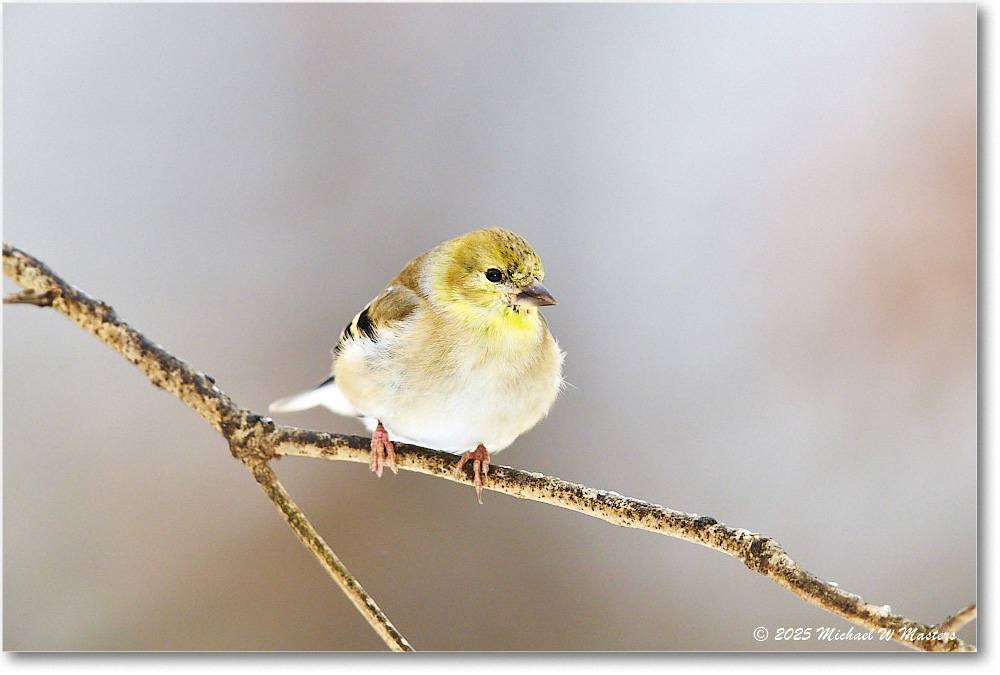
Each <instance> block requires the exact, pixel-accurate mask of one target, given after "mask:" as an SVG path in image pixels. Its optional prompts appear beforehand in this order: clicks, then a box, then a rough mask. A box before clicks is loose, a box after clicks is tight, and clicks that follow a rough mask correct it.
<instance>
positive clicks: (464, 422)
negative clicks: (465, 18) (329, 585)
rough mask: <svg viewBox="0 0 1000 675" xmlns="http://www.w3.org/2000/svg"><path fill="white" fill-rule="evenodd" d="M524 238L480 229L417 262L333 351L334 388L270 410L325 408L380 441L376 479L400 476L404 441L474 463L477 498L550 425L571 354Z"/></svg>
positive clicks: (327, 382) (326, 385)
mask: <svg viewBox="0 0 1000 675" xmlns="http://www.w3.org/2000/svg"><path fill="white" fill-rule="evenodd" d="M544 276H545V271H544V269H543V267H542V262H541V260H540V259H539V258H538V256H537V255H536V254H535V252H534V250H532V248H531V246H530V245H529V244H528V242H527V241H525V240H524V239H523V238H522V237H521V236H519V235H517V234H515V233H514V232H511V231H510V230H506V229H503V228H498V227H490V228H483V229H478V230H475V231H472V232H468V233H466V234H463V235H461V236H459V237H456V238H454V239H450V240H448V241H445V242H443V243H442V244H439V245H438V246H436V247H434V248H432V249H431V250H429V251H427V252H426V253H424V254H422V255H419V256H417V257H416V258H414V259H412V260H411V261H409V262H408V263H407V264H406V265H405V266H404V267H403V269H402V271H401V272H400V273H399V274H397V275H396V277H395V278H394V279H393V280H392V281H391V282H389V285H388V286H386V287H385V289H384V290H383V291H382V292H381V293H379V294H378V296H377V297H376V298H375V299H374V300H372V301H371V302H369V303H368V304H367V305H366V306H365V307H364V309H362V310H361V311H360V312H358V314H357V315H355V317H354V318H353V319H351V321H350V323H348V324H347V327H346V328H344V330H343V332H342V333H341V334H340V340H339V341H338V342H337V344H336V346H334V348H333V352H332V353H333V364H332V367H331V372H330V375H329V377H327V378H326V379H324V380H323V381H322V382H320V383H319V384H318V385H316V386H314V387H312V388H311V389H308V390H306V391H303V392H301V393H299V394H294V395H292V396H288V397H285V398H282V399H279V400H277V401H275V402H273V403H271V405H270V406H269V408H268V409H269V411H270V412H272V413H288V412H296V411H300V410H306V409H309V408H313V407H317V406H323V407H325V408H327V409H329V410H331V411H333V412H335V413H338V414H340V415H346V416H350V417H359V418H361V420H362V422H363V423H364V424H365V426H366V427H367V428H368V430H369V431H370V432H371V433H372V437H371V453H370V457H369V468H370V469H371V470H372V471H373V472H375V474H376V475H377V476H378V477H380V478H381V476H382V471H383V468H384V467H385V466H386V465H388V466H389V468H390V469H391V470H392V472H393V473H398V470H397V463H396V454H395V450H394V447H393V441H395V442H397V443H408V444H411V445H420V446H423V447H427V448H431V449H435V450H444V451H447V452H450V453H454V454H456V455H459V456H460V457H459V460H458V464H457V466H456V467H455V472H454V475H455V478H458V477H459V476H460V474H461V471H462V468H463V467H464V466H465V464H466V463H467V462H468V461H470V460H471V461H472V463H473V485H474V486H475V489H476V498H477V500H478V501H479V503H480V504H482V503H483V498H482V488H483V481H484V479H485V477H486V474H488V473H489V466H490V453H491V452H494V453H495V452H499V451H500V450H503V449H504V448H506V447H508V446H509V445H510V444H511V443H513V442H514V440H515V439H516V438H517V437H518V436H520V435H521V434H523V433H524V432H526V431H528V430H529V429H531V428H532V427H534V426H535V424H537V423H538V422H539V421H540V420H541V419H542V418H544V417H545V416H546V415H548V413H549V410H550V409H551V408H552V405H553V404H554V402H555V400H556V398H557V397H558V395H559V392H560V391H561V390H562V388H563V377H562V366H563V361H564V359H565V353H564V352H563V351H562V350H561V349H560V347H559V345H558V343H557V342H556V340H555V338H554V337H553V336H552V333H551V332H550V331H549V328H548V325H547V323H546V321H545V319H544V317H543V316H542V314H541V312H540V311H539V308H541V307H545V306H549V305H554V304H556V301H555V298H553V297H552V294H551V293H549V291H548V290H547V289H546V288H545V286H543V285H542V279H543V278H544Z"/></svg>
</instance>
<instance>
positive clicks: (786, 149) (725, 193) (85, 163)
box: [3, 4, 977, 651]
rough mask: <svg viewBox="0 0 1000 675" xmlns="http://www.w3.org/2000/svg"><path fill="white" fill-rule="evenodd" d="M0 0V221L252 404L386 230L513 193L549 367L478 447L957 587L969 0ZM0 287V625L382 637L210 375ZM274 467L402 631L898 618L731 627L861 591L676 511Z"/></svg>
mask: <svg viewBox="0 0 1000 675" xmlns="http://www.w3.org/2000/svg"><path fill="white" fill-rule="evenodd" d="M3 15H4V27H3V56H4V67H3V77H4V97H3V103H4V107H3V116H4V136H3V142H4V147H3V169H4V183H3V198H4V214H3V215H4V231H3V237H4V239H5V240H6V241H9V242H10V243H12V244H14V245H15V246H18V247H21V248H23V249H25V250H26V251H28V252H30V253H32V254H34V255H36V256H38V257H39V258H41V259H42V260H44V261H45V262H47V263H49V264H50V265H51V266H52V267H53V268H54V269H55V270H56V271H57V272H58V273H60V274H62V275H63V276H64V277H65V278H66V279H67V280H69V281H70V282H72V283H74V284H76V285H78V286H79V287H81V288H82V289H84V290H86V291H87V292H89V293H91V294H93V295H94V296H96V297H98V298H101V299H103V300H106V301H107V302H109V303H111V304H112V305H113V306H114V307H115V308H116V309H117V310H118V311H119V313H120V314H121V316H122V317H124V318H125V319H126V320H127V321H129V322H131V323H132V324H133V325H134V326H135V327H137V328H138V329H139V330H142V331H144V332H145V333H146V334H147V336H148V337H149V338H150V339H152V340H154V341H156V342H159V343H161V344H162V345H164V346H165V347H166V348H167V349H168V350H170V351H172V352H173V353H174V354H176V355H177V356H179V357H181V358H183V359H185V360H188V361H189V362H190V363H192V364H193V365H194V366H195V367H197V368H198V369H200V370H203V371H204V372H206V373H209V374H210V375H212V376H214V377H215V378H216V380H217V382H218V384H219V386H220V387H221V388H222V389H224V390H225V391H226V392H227V393H228V394H230V395H231V396H232V397H233V398H234V399H235V400H236V401H237V402H239V403H240V404H242V405H245V406H248V407H250V408H253V409H255V410H258V411H261V412H263V411H264V410H265V408H266V406H267V404H268V402H270V401H272V400H274V399H275V398H278V397H280V396H284V395H286V394H289V393H291V392H294V391H297V390H299V389H301V388H303V387H306V386H309V385H311V384H313V383H315V382H317V381H318V380H319V379H321V378H322V377H324V375H325V374H326V371H327V368H328V366H329V349H330V347H331V346H332V345H333V343H334V341H335V340H336V338H337V336H338V333H339V331H340V329H341V328H343V325H344V324H345V323H346V322H347V321H348V320H349V319H350V318H351V317H352V316H353V315H354V313H355V312H357V311H358V310H359V309H360V308H361V307H362V306H363V305H364V303H366V302H367V301H368V300H370V299H371V298H372V297H373V296H374V295H375V294H376V293H378V291H380V290H381V288H382V287H383V286H384V285H385V283H386V282H388V280H389V279H390V278H391V277H392V276H393V275H394V274H395V273H396V272H397V271H398V269H399V268H400V267H402V265H403V264H404V263H405V262H406V261H407V260H409V259H410V258H411V257H413V256H415V255H417V254H419V253H421V252H423V251H424V250H426V249H428V248H430V247H432V246H434V245H435V244H437V243H439V242H440V241H443V240H445V239H448V238H450V237H453V236H455V235H458V234H460V233H462V232H465V231H468V230H471V229H474V228H478V227H483V226H490V225H499V226H503V227H508V228H510V229H513V230H515V231H517V232H518V233H520V234H522V235H523V236H524V237H525V238H527V239H528V241H530V242H531V243H532V245H533V246H534V248H535V250H536V251H537V252H538V254H539V255H540V256H541V258H542V260H543V262H544V263H545V268H546V272H547V276H546V285H547V286H548V288H549V289H550V290H551V291H552V293H553V294H554V295H555V296H556V298H557V299H558V300H559V304H558V306H556V307H552V308H550V309H547V310H546V318H547V319H548V320H549V323H550V326H551V327H552V330H553V332H554V333H555V335H556V336H557V337H558V339H559V341H560V343H561V345H562V347H563V348H564V349H565V350H566V352H567V354H568V356H567V360H566V371H565V375H566V378H567V379H568V381H569V382H570V383H571V384H572V385H573V386H572V387H570V388H568V389H567V390H566V392H565V394H564V395H563V396H562V397H561V399H560V400H559V401H558V402H557V404H556V406H555V408H554V409H553V411H552V414H551V415H550V416H549V418H548V419H546V420H544V421H543V422H542V423H541V424H539V425H538V427H536V428H535V429H534V430H533V431H531V432H530V433H528V434H526V435H524V436H522V437H521V438H520V439H519V440H518V441H517V442H516V443H515V444H514V445H513V446H512V447H511V448H509V449H508V450H506V451H504V452H503V453H502V454H500V455H496V456H494V460H495V461H496V462H497V463H500V464H507V465H511V466H515V467H518V468H522V469H526V470H530V471H539V472H543V473H546V474H553V475H556V476H559V477H562V478H565V479H567V480H571V481H574V482H580V483H585V484H587V485H591V486H593V487H598V488H602V489H609V490H616V491H618V492H621V493H624V494H626V495H630V496H634V497H638V498H641V499H645V500H649V501H653V502H657V503H661V504H664V505H667V506H670V507H672V508H676V509H681V510H685V511H691V512H697V513H700V514H708V515H711V516H714V517H715V518H717V519H719V520H721V521H723V522H725V523H727V524H731V525H734V526H741V527H745V528H748V529H751V530H754V531H757V532H761V533H764V534H767V535H770V536H773V537H775V538H776V539H777V540H778V541H779V542H781V544H782V545H783V546H784V547H785V548H786V550H787V551H788V553H789V554H790V555H791V556H792V557H793V558H794V559H795V560H796V561H798V562H799V563H800V564H802V565H803V566H804V567H805V568H806V569H808V570H810V571H812V572H814V573H816V574H818V575H819V576H821V577H823V578H826V579H829V580H833V581H837V582H839V584H840V585H841V586H842V587H843V588H845V589H847V590H850V591H853V592H857V593H859V594H861V595H862V596H863V597H864V598H865V599H867V600H871V601H873V602H876V603H879V604H883V603H888V604H891V605H892V608H893V609H894V610H895V611H898V612H902V613H904V614H906V615H908V616H910V617H911V618H914V619H917V620H920V621H925V622H928V623H934V622H937V621H939V620H941V619H942V618H944V617H945V616H946V615H948V614H950V613H952V612H954V611H956V610H958V609H960V607H962V606H964V605H965V604H967V603H969V602H971V601H973V600H974V599H975V598H976V591H977V586H976V532H977V524H976V520H977V510H976V508H977V506H976V490H977V486H976V480H977V476H976V451H977V428H976V426H977V398H976V387H977V372H976V367H977V363H976V150H977V148H976V124H977V117H976V20H977V17H976V9H975V6H974V5H971V4H965V5H943V6H942V5H885V6H866V5H843V6H838V5H815V6H789V5H773V6H725V5H706V6H688V5H641V6H600V5H597V6H594V5H591V6H503V5H497V6H466V5H457V6H455V5H446V6H412V5H409V6H389V5H381V6H366V5H352V6H321V5H320V6H318V5H310V6H277V5H265V6H188V5H185V6H113V5H109V6H52V5H41V6H24V5H7V6H5V7H4V10H3ZM4 289H5V291H6V292H10V291H12V290H14V286H13V285H12V284H11V283H10V282H8V281H6V280H5V282H4ZM3 320H4V321H3V329H4V333H3V357H4V358H3V366H4V368H3V395H4V398H3V423H4V425H3V489H4V495H3V496H4V499H3V507H4V510H3V544H4V551H3V554H4V559H3V563H4V565H3V572H4V574H3V577H4V578H3V605H4V608H3V609H4V645H3V646H4V648H5V649H7V650H98V649H99V650H108V649H112V650H134V649H146V650H183V649H190V650H215V649H226V650H239V649H256V650H284V649H299V650H368V649H381V648H382V645H381V642H380V641H379V640H378V639H377V638H376V636H375V635H374V634H373V633H372V632H371V631H370V630H369V629H368V627H367V625H366V624H365V623H364V622H363V620H362V619H361V618H360V616H359V615H358V614H357V613H356V612H355V610H354V609H353V608H352V607H351V606H350V604H349V603H348V602H347V601H346V600H345V599H344V598H343V597H342V595H341V594H340V592H339V591H338V590H337V589H336V588H335V587H334V585H333V584H332V583H331V582H330V581H329V580H328V579H327V577H326V576H325V574H324V572H323V571H322V570H321V569H320V567H319V565H318V564H317V563H316V562H315V561H314V559H313V558H312V556H311V555H310V554H309V553H308V552H307V551H306V549H305V548H304V547H303V546H302V545H301V544H300V543H299V542H298V541H297V540H296V538H295V537H294V535H293V534H292V532H291V531H290V530H289V529H288V527H287V526H286V525H285V523H284V522H283V520H282V519H281V517H280V516H279V515H278V513H277V512H276V511H275V509H274V507H273V506H272V505H271V503H270V502H269V501H268V500H267V499H266V497H265V496H264V495H263V493H262V492H261V491H260V489H259V488H258V487H257V486H256V485H255V484H254V482H253V480H252V479H251V477H250V475H249V473H248V472H247V471H246V470H245V469H244V468H243V467H242V466H241V465H240V464H239V463H238V462H236V461H234V460H233V459H232V457H231V456H230V455H229V451H228V449H227V447H226V445H225V444H224V442H223V441H222V439H221V437H219V436H218V435H217V434H216V433H215V432H214V431H212V430H211V429H210V428H209V427H208V426H207V425H206V424H205V423H204V422H202V421H201V419H199V418H198V417H197V416H196V415H195V414H194V413H192V412H191V411H189V410H188V409H187V408H185V407H184V406H183V405H182V404H181V403H179V402H178V401H177V400H176V399H174V398H172V397H170V396H168V395H166V394H164V393H163V392H161V391H159V390H157V389H155V388H154V387H152V386H150V385H149V383H148V381H147V380H146V379H145V378H144V376H143V375H142V374H141V373H140V372H139V371H138V370H137V369H135V368H133V367H132V366H131V365H129V364H128V363H127V362H125V361H124V360H123V359H121V358H120V357H119V356H117V355H116V354H114V353H113V352H112V351H111V350H109V349H108V348H107V347H105V346H103V345H102V344H100V343H99V342H98V341H96V340H95V339H94V338H92V337H90V336H88V335H86V334H85V333H83V332H82V331H81V330H80V329H79V328H78V327H76V326H75V325H73V324H72V323H70V322H69V321H67V320H66V319H65V318H63V317H61V316H59V315H57V314H56V313H54V312H51V311H42V310H38V309H35V308H30V307H15V308H11V307H7V308H5V309H4V310H3ZM278 421H280V422H282V423H286V424H293V425H296V426H305V427H312V428H317V429H325V430H330V431H337V432H347V433H363V428H362V427H361V425H360V424H358V423H357V422H355V421H353V420H348V419H339V418H336V417H334V416H333V415H331V414H329V413H324V412H321V411H315V412H310V413H302V414H297V415H284V416H280V417H279V419H278ZM275 468H276V470H277V472H278V475H279V477H280V479H281V480H282V481H283V482H284V484H285V485H286V487H287V488H288V489H289V491H290V492H291V494H292V496H293V497H294V498H295V499H296V500H297V501H298V503H299V504H300V505H301V506H302V507H303V509H304V510H305V512H306V514H307V515H308V516H309V517H310V518H311V520H312V522H313V523H314V525H315V526H316V527H317V528H318V529H319V531H320V532H321V533H322V534H323V536H324V537H325V538H326V540H327V541H328V542H329V543H330V544H331V546H332V547H333V548H334V550H335V551H336V552H337V553H338V554H339V555H340V556H341V558H342V559H343V560H344V562H345V563H346V564H347V565H348V567H349V568H350V569H351V570H352V571H353V572H354V573H355V574H356V575H357V577H358V578H359V580H360V581H361V583H362V584H363V585H364V586H365V587H366V588H367V590H368V591H370V592H371V593H372V594H373V596H374V597H375V598H376V599H377V600H378V602H379V603H380V604H381V606H382V608H383V609H384V610H385V611H386V613H387V614H388V615H389V616H390V617H391V618H392V620H393V621H394V622H395V624H396V626H397V627H398V628H399V629H400V630H401V631H402V632H403V633H404V634H405V635H406V636H407V637H408V638H409V639H410V640H411V641H412V643H413V644H414V646H416V647H417V648H418V649H424V650H427V649H433V650H494V649H496V650H578V649H582V650H594V649H601V650H661V649H662V650H690V649H698V650H768V649H779V650H787V649H806V650H813V649H816V650H818V649H830V650H852V651H854V650H866V649H871V650H899V649H902V648H901V647H898V646H896V645H892V644H890V645H887V644H885V643H875V644H872V643H864V644H856V643H852V644H847V643H832V644H830V643H820V642H818V641H816V640H811V641H808V642H800V643H794V644H790V643H776V642H774V641H773V640H770V641H767V642H764V643H757V642H755V641H754V640H753V638H752V635H751V634H752V631H753V629H754V628H755V627H757V626H764V627H767V628H769V629H770V630H771V632H772V635H773V633H774V630H775V629H776V628H779V627H822V626H834V627H839V628H843V629H846V628H847V627H848V625H849V624H847V623H846V622H844V621H842V620H840V619H837V618H835V617H833V616H831V615H829V614H826V613H825V612H823V611H821V610H818V609H816V608H814V607H812V606H810V605H807V604H806V603H804V602H803V601H802V600H799V599H798V598H796V597H794V596H792V595H791V594H790V593H788V592H786V591H784V590H782V589H781V588H779V587H778V586H777V585H775V584H774V583H772V582H770V581H768V580H766V579H764V578H762V577H760V576H758V575H756V574H754V573H752V572H750V571H748V570H747V569H745V568H744V567H743V566H742V565H741V564H740V563H738V562H737V561H735V560H733V559H730V558H728V557H726V556H724V555H722V554H719V553H717V552H714V551H710V550H708V549H703V548H701V547H698V546H695V545H692V544H688V543H685V542H680V541H677V540H673V539H669V538H666V537H662V536H657V535H653V534H649V533H643V532H638V531H632V530H625V529H620V528H616V527H612V526H609V525H607V524H605V523H602V522H599V521H596V520H593V519H590V518H587V517H584V516H580V515H576V514H572V513H569V512H564V511H561V510H559V509H556V508H553V507H549V506H543V505H539V504H535V503H531V502H524V501H519V500H516V499H513V498H510V497H507V496H504V495H498V494H496V493H490V492H487V493H485V494H484V501H485V506H483V507H480V506H479V505H477V504H476V500H475V495H474V493H473V491H472V489H471V488H470V487H468V486H459V485H456V484H453V483H449V482H446V481H440V480H434V479H432V478H428V477H424V476H419V475H414V474H407V473H404V474H401V475H399V476H393V475H387V476H385V477H383V478H382V479H381V480H376V479H375V478H374V477H373V476H372V475H371V474H370V473H369V472H368V471H367V467H364V466H362V465H360V464H346V463H334V462H322V461H318V460H307V459H298V458H291V459H284V460H282V461H280V462H277V463H276V465H275ZM962 635H963V637H966V638H968V639H971V640H975V638H976V628H975V624H973V626H971V627H970V628H969V629H966V631H964V632H963V634H962Z"/></svg>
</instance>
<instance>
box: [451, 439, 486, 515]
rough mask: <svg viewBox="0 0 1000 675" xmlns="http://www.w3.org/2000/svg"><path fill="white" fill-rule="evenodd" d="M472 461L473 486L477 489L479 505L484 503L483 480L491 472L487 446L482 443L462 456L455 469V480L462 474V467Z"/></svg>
mask: <svg viewBox="0 0 1000 675" xmlns="http://www.w3.org/2000/svg"><path fill="white" fill-rule="evenodd" d="M470 459H471V460H473V461H472V484H473V485H474V486H475V488H476V499H478V500H479V503H480V504H482V503H483V478H484V477H485V476H486V474H488V473H489V472H490V453H489V452H487V450H486V446H484V445H483V444H482V443H480V444H479V447H477V448H476V449H475V450H470V451H469V452H467V453H465V454H464V455H462V456H461V457H460V458H459V460H458V465H457V466H456V467H455V478H458V477H459V475H461V473H462V467H463V466H465V463H466V462H467V461H469V460H470Z"/></svg>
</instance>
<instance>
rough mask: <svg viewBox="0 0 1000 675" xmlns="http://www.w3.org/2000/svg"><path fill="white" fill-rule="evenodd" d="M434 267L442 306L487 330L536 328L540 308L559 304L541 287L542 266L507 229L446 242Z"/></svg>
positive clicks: (433, 281) (437, 297)
mask: <svg viewBox="0 0 1000 675" xmlns="http://www.w3.org/2000/svg"><path fill="white" fill-rule="evenodd" d="M432 266H433V268H432V271H431V275H430V286H431V289H430V290H431V292H432V294H433V296H434V297H435V300H436V301H437V303H438V305H439V306H440V307H442V308H443V309H445V310H447V311H451V312H452V313H454V314H458V315H460V316H463V317H465V318H467V319H468V320H469V321H470V322H473V323H481V324H482V325H483V326H484V327H487V328H489V329H500V330H509V329H527V328H533V327H535V326H536V325H537V322H538V311H537V308H538V307H542V306H545V305H554V304H556V301H555V299H554V298H553V297H552V295H551V294H550V293H549V292H548V290H546V288H545V286H543V285H542V279H543V278H544V276H545V271H544V270H543V269H542V261H541V260H539V259H538V256H537V255H535V252H534V251H533V250H532V249H531V246H530V245H529V244H528V242H526V241H525V240H524V239H522V238H521V237H520V236H518V235H516V234H514V233H513V232H510V231H509V230H503V229H500V228H487V229H482V230H476V231H474V232H469V233H468V234H464V235H462V236H461V237H458V238H456V239H452V240H451V241H448V242H445V243H444V244H442V245H441V247H440V251H439V253H438V256H436V257H435V259H434V262H433V263H432Z"/></svg>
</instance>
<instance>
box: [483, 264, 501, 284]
mask: <svg viewBox="0 0 1000 675" xmlns="http://www.w3.org/2000/svg"><path fill="white" fill-rule="evenodd" d="M486 278H487V279H489V280H490V281H492V282H493V283H497V282H498V281H500V279H502V278H503V274H501V273H500V270H498V269H497V268H496V267H491V268H489V269H488V270H486Z"/></svg>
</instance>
